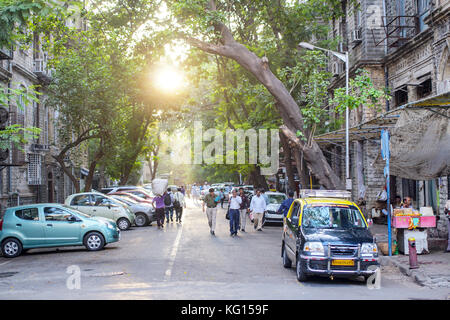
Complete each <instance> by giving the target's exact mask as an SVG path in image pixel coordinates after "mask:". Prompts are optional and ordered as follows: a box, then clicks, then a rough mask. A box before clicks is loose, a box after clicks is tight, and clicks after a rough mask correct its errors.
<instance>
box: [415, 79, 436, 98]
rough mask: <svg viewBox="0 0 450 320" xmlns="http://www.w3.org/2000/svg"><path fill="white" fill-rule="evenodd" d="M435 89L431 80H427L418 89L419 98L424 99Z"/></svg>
mask: <svg viewBox="0 0 450 320" xmlns="http://www.w3.org/2000/svg"><path fill="white" fill-rule="evenodd" d="M432 91H433V87H432V84H431V79H428V80H425V81H424V82H422V83H421V84H420V85H419V86H418V87H417V97H418V98H419V99H420V98H424V97H426V96H428V95H430V94H431V92H432Z"/></svg>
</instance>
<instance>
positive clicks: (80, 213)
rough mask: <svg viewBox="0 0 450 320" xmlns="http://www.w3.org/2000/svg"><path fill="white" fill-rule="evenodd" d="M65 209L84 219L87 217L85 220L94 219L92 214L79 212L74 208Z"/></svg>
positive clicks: (67, 207)
mask: <svg viewBox="0 0 450 320" xmlns="http://www.w3.org/2000/svg"><path fill="white" fill-rule="evenodd" d="M63 207H64V208H66V209H69V210H70V211H72V212H75V213H76V214H78V215H80V216H82V217H85V218H91V217H92V216H91V215H90V214H87V213H84V212H81V211H78V210H77V209H74V208H72V207H70V206H66V205H63Z"/></svg>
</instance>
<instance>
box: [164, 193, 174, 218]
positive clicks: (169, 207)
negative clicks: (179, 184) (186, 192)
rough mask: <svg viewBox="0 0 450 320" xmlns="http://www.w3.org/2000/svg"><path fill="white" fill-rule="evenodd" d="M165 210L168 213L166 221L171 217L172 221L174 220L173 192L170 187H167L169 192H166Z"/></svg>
mask: <svg viewBox="0 0 450 320" xmlns="http://www.w3.org/2000/svg"><path fill="white" fill-rule="evenodd" d="M164 206H165V209H164V212H165V214H166V222H167V223H169V217H170V221H172V222H173V193H172V190H171V189H170V188H167V192H166V193H165V194H164Z"/></svg>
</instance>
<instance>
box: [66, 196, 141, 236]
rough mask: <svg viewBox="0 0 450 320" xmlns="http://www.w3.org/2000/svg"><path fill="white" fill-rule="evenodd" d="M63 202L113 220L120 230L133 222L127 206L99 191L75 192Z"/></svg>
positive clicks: (132, 216)
mask: <svg viewBox="0 0 450 320" xmlns="http://www.w3.org/2000/svg"><path fill="white" fill-rule="evenodd" d="M64 204H65V205H67V206H69V207H72V208H74V209H76V210H78V211H81V212H82V213H85V214H88V215H90V216H94V217H105V218H108V219H111V220H114V221H116V223H117V226H118V227H119V229H120V230H127V229H129V228H130V227H131V225H132V224H133V223H134V222H135V221H134V220H135V218H134V213H133V212H132V211H131V210H130V208H128V206H126V205H125V204H123V203H121V202H119V201H117V200H115V199H114V198H111V197H109V196H107V195H104V194H102V193H100V192H83V193H75V194H72V195H70V196H68V197H67V198H66V201H65V202H64Z"/></svg>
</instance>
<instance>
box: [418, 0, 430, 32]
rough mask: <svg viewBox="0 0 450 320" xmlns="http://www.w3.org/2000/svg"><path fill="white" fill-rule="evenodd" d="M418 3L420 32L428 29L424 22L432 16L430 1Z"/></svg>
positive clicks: (419, 1)
mask: <svg viewBox="0 0 450 320" xmlns="http://www.w3.org/2000/svg"><path fill="white" fill-rule="evenodd" d="M416 1H417V17H418V18H419V32H422V31H424V30H426V29H428V26H427V25H426V24H425V22H424V20H425V18H426V17H428V15H429V14H430V0H416Z"/></svg>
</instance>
